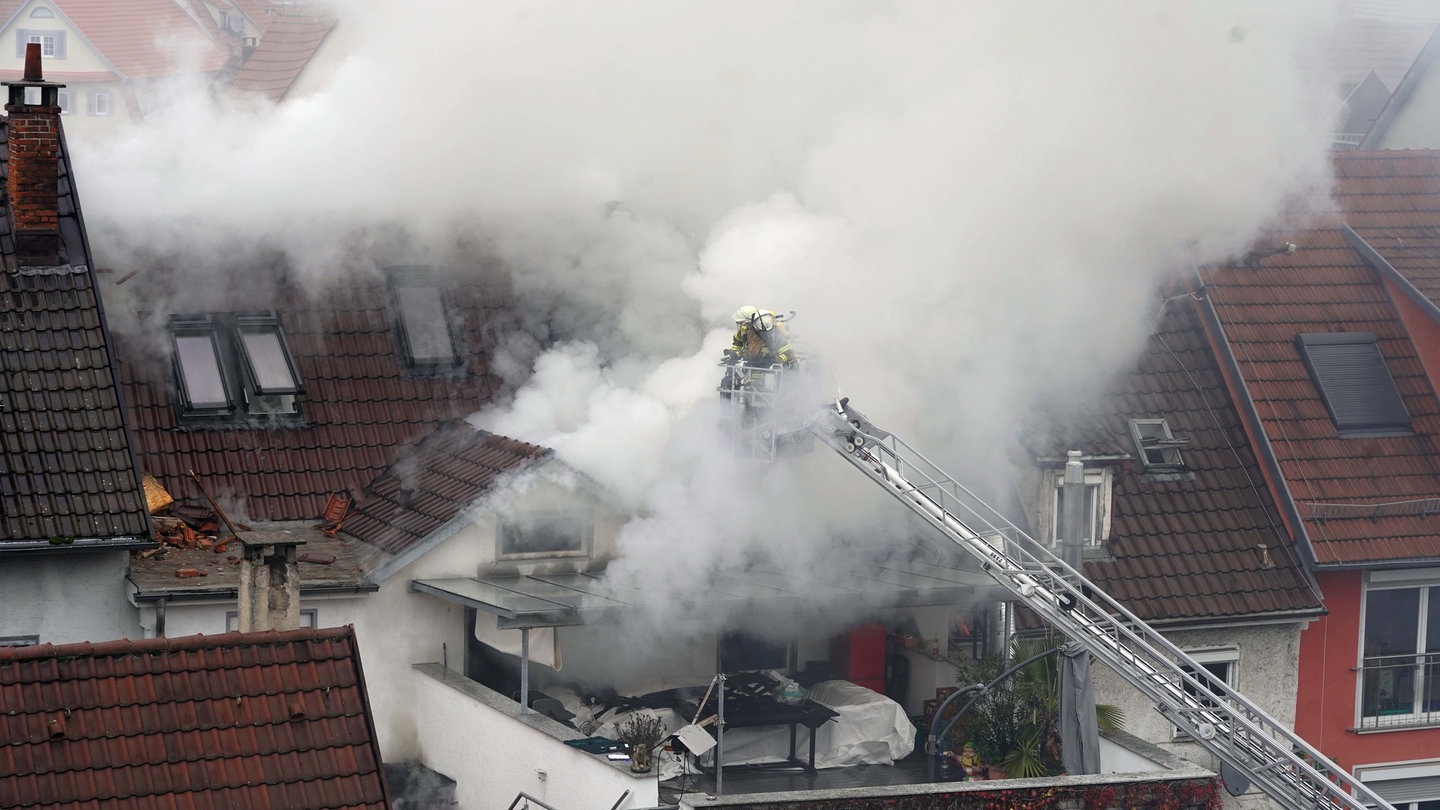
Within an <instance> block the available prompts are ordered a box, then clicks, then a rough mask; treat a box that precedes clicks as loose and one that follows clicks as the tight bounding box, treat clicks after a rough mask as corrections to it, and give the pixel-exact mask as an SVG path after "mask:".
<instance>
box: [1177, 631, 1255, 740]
mask: <svg viewBox="0 0 1440 810" xmlns="http://www.w3.org/2000/svg"><path fill="white" fill-rule="evenodd" d="M1185 654H1186V655H1188V656H1190V660H1192V661H1194V662H1195V663H1196V664H1197V665H1199V667H1200V668H1201V669H1202V670H1204V671H1205V674H1206V675H1208V676H1209V677H1210V678H1213V679H1214V680H1215V681H1217V682H1219V683H1222V684H1224V685H1226V686H1228V687H1230V688H1231V689H1234V688H1235V682H1236V674H1237V673H1236V670H1237V669H1238V667H1239V665H1240V650H1239V649H1237V648H1235V647H1215V648H1209V649H1203V650H1186V651H1185ZM1180 668H1181V669H1182V670H1184V671H1185V672H1187V673H1190V674H1195V668H1194V667H1192V666H1190V665H1188V664H1181V665H1180ZM1200 680H1201V681H1202V682H1204V681H1205V680H1206V678H1204V677H1201V678H1200ZM1184 689H1185V692H1186V694H1190V695H1197V696H1198V695H1199V694H1200V693H1199V691H1198V690H1197V689H1196V688H1195V687H1194V686H1192V685H1191V684H1188V683H1187V684H1184ZM1211 691H1213V692H1214V693H1215V694H1216V695H1223V694H1224V692H1223V691H1222V690H1220V689H1219V688H1214V687H1212V689H1211ZM1203 697H1204V698H1205V700H1203V701H1202V703H1203V704H1204V705H1207V706H1213V705H1216V703H1215V701H1213V700H1211V699H1209V695H1205V696H1203ZM1173 733H1174V735H1175V737H1176V738H1188V737H1189V736H1190V735H1188V734H1186V733H1185V732H1183V731H1181V730H1180V729H1179V728H1178V727H1177V728H1174V729H1173Z"/></svg>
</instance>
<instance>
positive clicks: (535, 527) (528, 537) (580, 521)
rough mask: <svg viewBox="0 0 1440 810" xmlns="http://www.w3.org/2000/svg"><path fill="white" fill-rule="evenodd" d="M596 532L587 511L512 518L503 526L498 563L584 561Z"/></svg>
mask: <svg viewBox="0 0 1440 810" xmlns="http://www.w3.org/2000/svg"><path fill="white" fill-rule="evenodd" d="M594 530H595V518H594V515H593V514H592V513H591V512H590V510H588V509H567V510H561V511H550V512H533V513H528V514H521V515H513V516H511V517H509V518H507V519H505V520H504V521H502V522H501V524H500V536H499V538H498V543H499V547H498V548H497V549H496V555H495V556H496V558H497V559H511V560H513V559H527V558H537V557H583V556H585V555H587V554H589V553H590V542H591V537H592V535H593V534H594Z"/></svg>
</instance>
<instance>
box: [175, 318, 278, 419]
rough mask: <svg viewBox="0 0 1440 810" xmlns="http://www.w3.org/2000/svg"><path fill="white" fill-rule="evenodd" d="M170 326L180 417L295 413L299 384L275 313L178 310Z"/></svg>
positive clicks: (227, 417) (229, 417) (233, 416)
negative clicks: (182, 313) (185, 311)
mask: <svg viewBox="0 0 1440 810" xmlns="http://www.w3.org/2000/svg"><path fill="white" fill-rule="evenodd" d="M169 326H170V340H171V348H172V356H173V358H174V366H175V381H176V401H177V403H178V408H179V412H180V417H181V419H182V420H183V421H187V422H190V423H203V422H215V421H225V420H234V419H236V418H238V417H242V416H267V417H269V416H296V415H298V414H299V412H300V411H299V401H298V397H299V396H300V395H301V394H302V393H303V392H304V388H303V386H302V385H301V383H300V375H299V373H298V372H297V371H296V367H295V361H294V359H293V358H292V356H291V354H290V349H289V346H288V345H287V343H286V341H285V333H284V330H283V329H282V328H281V326H280V320H279V318H278V317H276V315H275V314H274V313H258V314H229V313H226V314H219V315H183V316H181V315H177V316H172V317H171V318H170V323H169Z"/></svg>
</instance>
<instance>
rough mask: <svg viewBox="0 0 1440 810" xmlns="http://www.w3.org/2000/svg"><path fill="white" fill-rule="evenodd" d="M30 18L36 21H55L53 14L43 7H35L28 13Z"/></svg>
mask: <svg viewBox="0 0 1440 810" xmlns="http://www.w3.org/2000/svg"><path fill="white" fill-rule="evenodd" d="M30 16H31V17H33V18H35V19H37V20H53V19H55V12H53V11H51V10H50V9H48V8H46V7H44V6H36V7H35V10H34V11H32V12H30Z"/></svg>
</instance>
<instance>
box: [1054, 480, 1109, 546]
mask: <svg viewBox="0 0 1440 810" xmlns="http://www.w3.org/2000/svg"><path fill="white" fill-rule="evenodd" d="M1043 480H1044V487H1045V491H1044V492H1043V493H1042V500H1041V502H1040V503H1041V508H1042V510H1043V512H1044V515H1043V517H1042V522H1041V523H1040V525H1041V526H1045V527H1046V529H1047V532H1046V535H1045V543H1046V545H1048V546H1050V547H1051V548H1058V547H1059V545H1060V541H1059V538H1060V536H1061V525H1060V524H1061V521H1062V520H1063V515H1064V508H1065V507H1064V504H1065V494H1064V493H1065V471H1064V470H1063V469H1060V470H1050V471H1049V472H1048V473H1047V474H1046V475H1045V476H1044V477H1043ZM1110 488H1111V470H1110V468H1109V467H1089V468H1086V470H1085V506H1084V509H1083V510H1082V514H1083V518H1082V519H1083V521H1084V523H1083V525H1082V526H1081V527H1080V531H1081V534H1082V537H1081V540H1082V541H1083V543H1084V545H1086V546H1091V547H1099V546H1103V545H1104V543H1105V540H1106V539H1107V538H1108V537H1109V536H1110Z"/></svg>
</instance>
